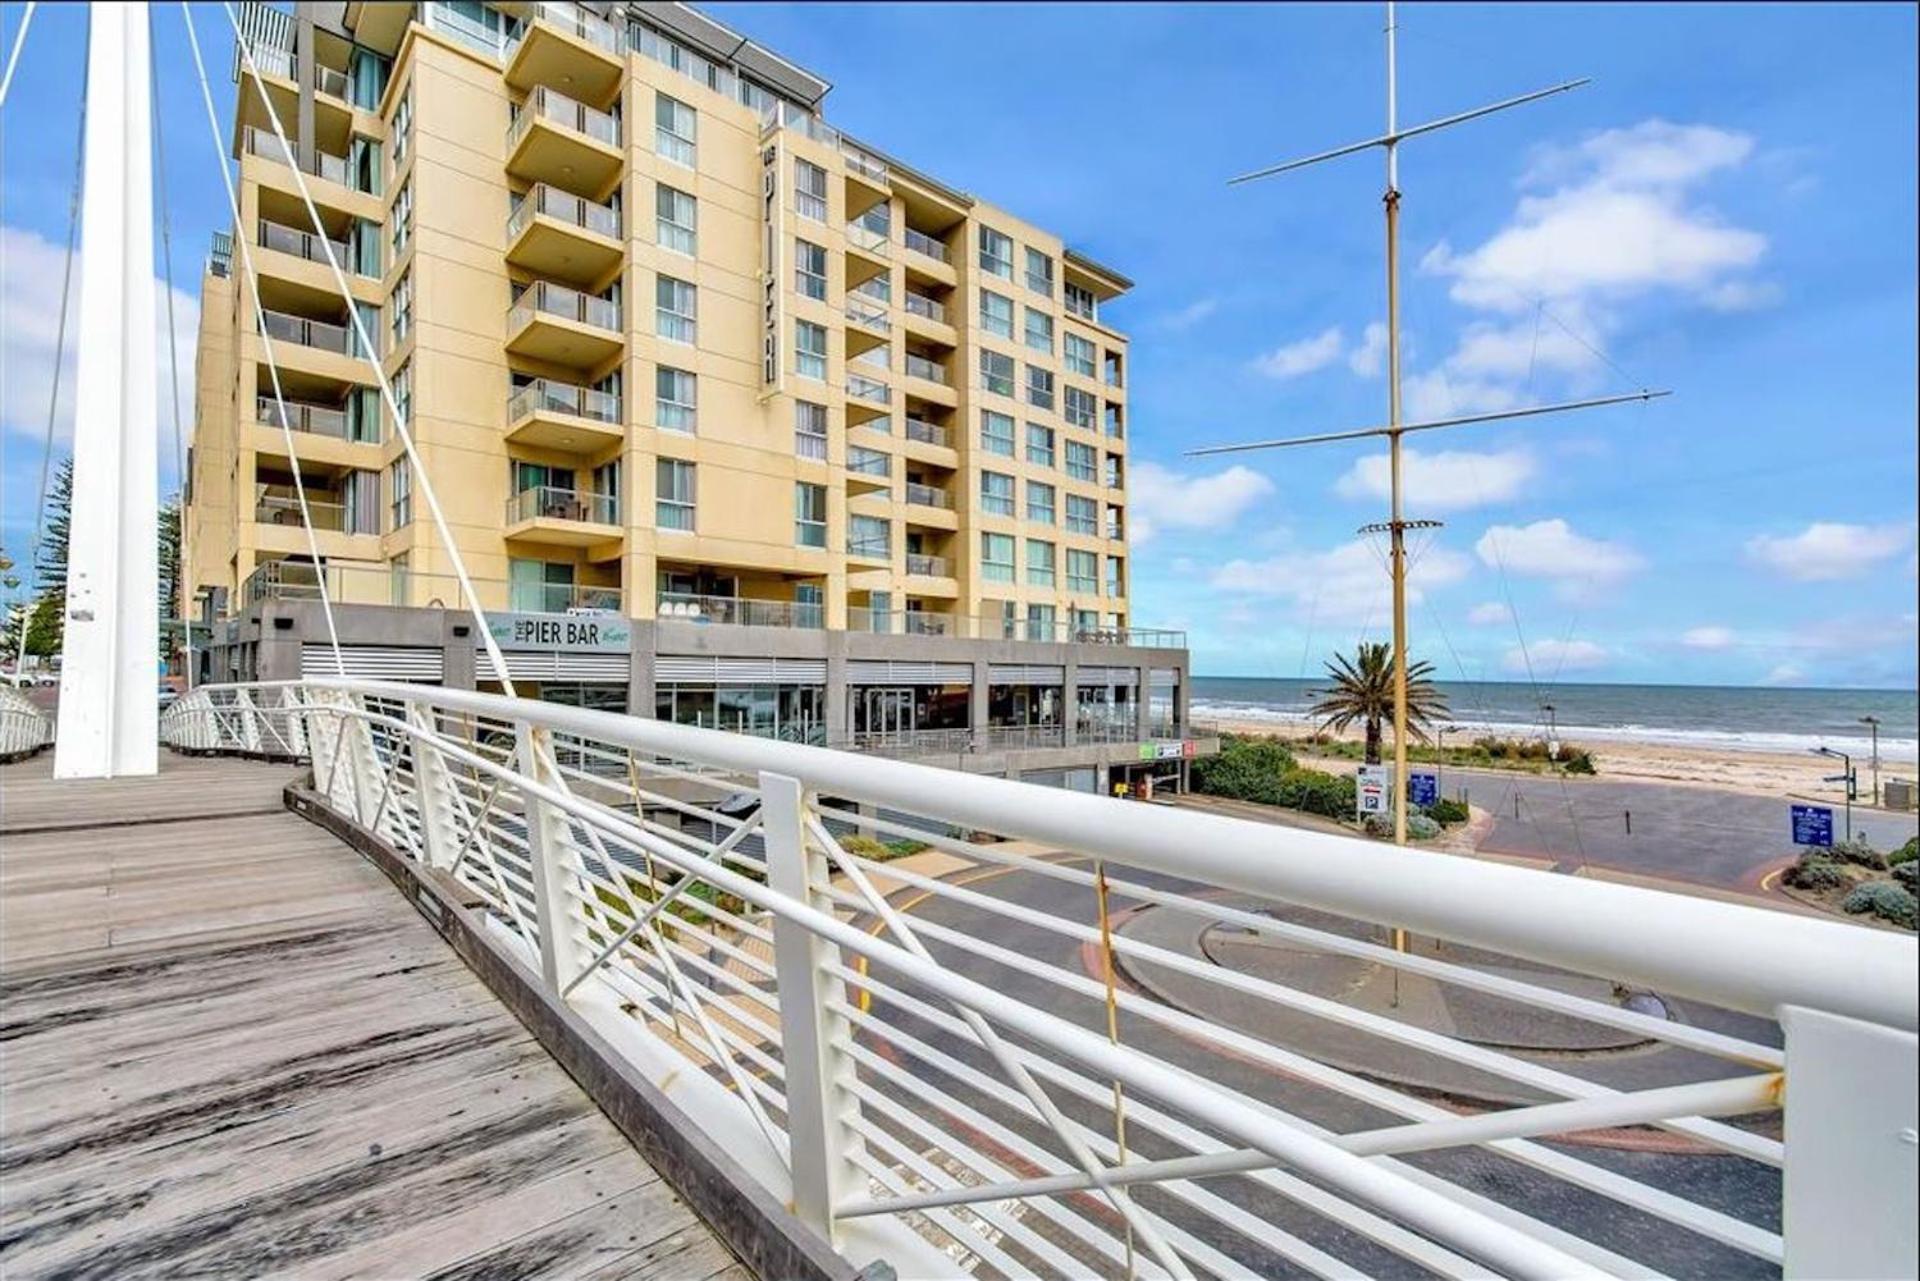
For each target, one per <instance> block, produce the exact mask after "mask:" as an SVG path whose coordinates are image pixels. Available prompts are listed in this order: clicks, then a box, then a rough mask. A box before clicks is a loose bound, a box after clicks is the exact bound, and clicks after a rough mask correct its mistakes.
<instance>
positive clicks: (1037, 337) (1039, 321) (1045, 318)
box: [1027, 307, 1053, 356]
mask: <svg viewBox="0 0 1920 1281" xmlns="http://www.w3.org/2000/svg"><path fill="white" fill-rule="evenodd" d="M1027 346H1029V347H1031V348H1033V350H1035V351H1044V352H1046V353H1047V354H1048V355H1049V356H1051V355H1052V354H1053V317H1052V316H1049V315H1048V314H1047V313H1046V312H1044V311H1035V310H1034V309H1033V308H1031V307H1029V308H1027Z"/></svg>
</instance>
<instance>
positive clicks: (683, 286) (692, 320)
mask: <svg viewBox="0 0 1920 1281" xmlns="http://www.w3.org/2000/svg"><path fill="white" fill-rule="evenodd" d="M698 299H699V295H698V294H697V293H696V292H695V290H694V287H693V286H692V285H690V284H688V283H687V282H686V281H684V280H675V279H674V278H673V277H672V276H656V277H654V283H653V307H654V310H653V331H654V332H655V333H656V334H658V335H660V337H662V338H666V339H669V340H670V341H673V342H684V343H691V342H693V341H694V339H695V338H696V337H697V336H698V334H699V326H698V307H699V301H698Z"/></svg>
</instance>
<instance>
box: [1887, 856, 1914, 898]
mask: <svg viewBox="0 0 1920 1281" xmlns="http://www.w3.org/2000/svg"><path fill="white" fill-rule="evenodd" d="M1893 879H1894V880H1895V881H1898V882H1899V883H1900V884H1901V885H1903V886H1905V887H1906V890H1907V892H1908V893H1909V894H1914V893H1920V885H1915V884H1914V882H1915V880H1916V879H1920V863H1916V862H1914V861H1913V860H1911V859H1909V860H1907V861H1906V862H1904V863H1896V864H1895V865H1894V868H1893Z"/></svg>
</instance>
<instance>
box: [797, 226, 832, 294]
mask: <svg viewBox="0 0 1920 1281" xmlns="http://www.w3.org/2000/svg"><path fill="white" fill-rule="evenodd" d="M793 287H794V288H795V289H797V290H799V291H800V292H801V293H803V294H805V295H806V296H807V297H809V298H813V299H816V300H818V301H820V302H825V301H826V300H827V251H826V250H825V249H822V248H821V247H820V246H819V245H816V244H814V243H813V242H812V241H808V240H795V241H794V242H793Z"/></svg>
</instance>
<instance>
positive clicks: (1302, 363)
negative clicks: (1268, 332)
mask: <svg viewBox="0 0 1920 1281" xmlns="http://www.w3.org/2000/svg"><path fill="white" fill-rule="evenodd" d="M1345 348H1346V340H1345V339H1344V338H1343V337H1342V336H1341V334H1340V327H1339V326H1338V325H1334V326H1333V327H1331V328H1329V329H1324V330H1322V331H1321V332H1319V333H1317V334H1315V335H1314V336H1313V337H1311V338H1302V339H1301V340H1300V341H1299V342H1296V343H1288V344H1286V345H1285V346H1281V347H1275V348H1274V349H1273V350H1272V351H1270V352H1268V353H1267V354H1266V355H1264V356H1257V357H1255V358H1254V361H1253V368H1254V369H1255V370H1256V371H1257V372H1259V373H1262V374H1265V375H1266V376H1267V377H1269V378H1279V379H1286V378H1298V377H1300V376H1301V375H1302V374H1310V373H1312V372H1313V371H1314V370H1316V369H1324V368H1325V367H1326V366H1328V365H1331V364H1332V363H1333V362H1334V361H1336V360H1338V359H1340V353H1341V352H1342V351H1343V350H1345Z"/></svg>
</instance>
